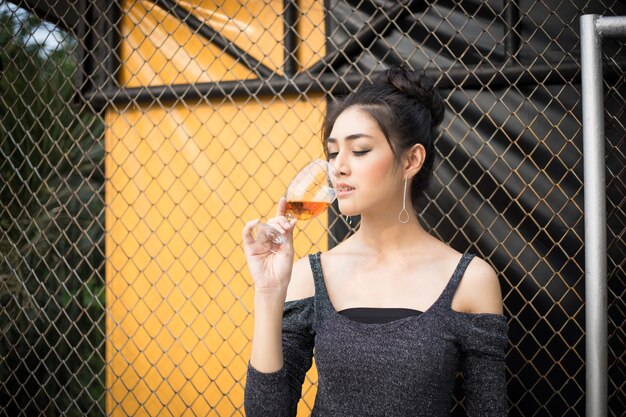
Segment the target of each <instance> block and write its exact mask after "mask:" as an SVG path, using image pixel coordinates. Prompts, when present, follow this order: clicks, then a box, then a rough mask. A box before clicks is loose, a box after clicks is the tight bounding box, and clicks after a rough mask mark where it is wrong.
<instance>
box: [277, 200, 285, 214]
mask: <svg viewBox="0 0 626 417" xmlns="http://www.w3.org/2000/svg"><path fill="white" fill-rule="evenodd" d="M286 212H287V200H285V197H281V198H280V200H278V207H277V209H276V217H279V216H284V215H285V213H286Z"/></svg>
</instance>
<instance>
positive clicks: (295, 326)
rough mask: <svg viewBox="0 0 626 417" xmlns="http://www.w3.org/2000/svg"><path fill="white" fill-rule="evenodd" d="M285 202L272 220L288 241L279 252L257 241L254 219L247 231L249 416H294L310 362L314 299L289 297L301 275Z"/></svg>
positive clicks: (247, 386) (246, 228)
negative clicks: (251, 323) (251, 304)
mask: <svg viewBox="0 0 626 417" xmlns="http://www.w3.org/2000/svg"><path fill="white" fill-rule="evenodd" d="M285 206H286V204H285V200H284V199H281V200H280V201H279V204H278V214H277V216H276V217H275V218H273V219H271V220H270V221H268V223H269V224H272V225H273V226H275V227H277V228H278V230H279V231H280V232H281V233H282V234H283V235H284V237H285V240H286V242H285V243H283V245H282V246H281V247H280V249H279V250H278V251H277V252H275V253H273V252H270V251H268V250H267V246H265V245H263V244H262V243H259V242H257V241H256V240H255V237H254V235H253V229H254V226H255V225H256V223H257V222H256V221H253V222H249V223H248V224H246V226H245V227H244V230H243V241H244V250H245V253H246V258H247V261H248V267H249V269H250V272H251V275H252V279H253V280H254V287H255V297H254V302H255V304H254V334H253V339H252V351H251V356H250V363H249V366H248V376H247V381H246V387H245V395H244V407H245V410H246V415H247V416H248V417H254V416H270V415H271V416H277V417H281V416H285V417H288V416H289V417H291V416H295V414H296V411H297V405H298V401H299V399H300V395H301V391H302V382H303V381H304V377H305V375H306V372H307V371H308V369H309V368H310V367H311V363H312V355H313V335H312V317H313V313H312V311H313V302H312V299H308V300H300V301H292V302H286V297H287V292H288V288H292V287H294V285H293V284H297V283H298V282H301V281H302V278H295V277H298V276H300V275H301V268H293V264H292V263H293V254H294V251H293V243H292V230H293V224H292V223H290V222H289V221H287V219H286V218H285V217H284V214H285ZM298 264H301V263H298ZM296 286H297V285H296ZM290 292H293V290H290ZM296 292H297V291H296Z"/></svg>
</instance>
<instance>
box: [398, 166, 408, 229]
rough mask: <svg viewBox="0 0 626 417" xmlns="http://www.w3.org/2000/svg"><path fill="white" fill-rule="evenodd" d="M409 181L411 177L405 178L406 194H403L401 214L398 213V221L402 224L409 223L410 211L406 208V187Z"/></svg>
mask: <svg viewBox="0 0 626 417" xmlns="http://www.w3.org/2000/svg"><path fill="white" fill-rule="evenodd" d="M408 183H409V177H406V178H405V179H404V195H403V196H402V210H400V214H398V221H399V222H400V223H402V224H407V223H408V222H409V212H408V211H407V210H406V187H407V185H408Z"/></svg>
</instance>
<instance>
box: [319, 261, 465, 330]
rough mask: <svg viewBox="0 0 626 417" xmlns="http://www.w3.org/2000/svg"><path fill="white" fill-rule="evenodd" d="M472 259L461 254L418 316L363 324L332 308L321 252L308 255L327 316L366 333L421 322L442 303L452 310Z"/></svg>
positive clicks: (320, 299)
mask: <svg viewBox="0 0 626 417" xmlns="http://www.w3.org/2000/svg"><path fill="white" fill-rule="evenodd" d="M473 257H474V255H473V254H469V253H463V254H461V258H460V259H459V261H458V262H457V265H456V267H455V269H454V272H453V273H452V276H451V277H450V279H449V280H448V283H447V284H446V286H445V287H444V289H443V291H442V292H441V294H439V296H438V297H437V299H436V300H435V301H434V302H433V304H432V305H430V307H428V308H427V309H426V310H424V311H423V312H421V313H420V314H419V315H416V316H408V317H404V318H400V319H397V320H393V321H390V322H387V323H363V322H359V321H355V320H352V319H350V318H349V317H346V316H344V315H342V314H340V313H339V312H338V311H337V310H336V309H335V307H334V306H333V304H332V302H331V301H330V297H329V295H328V289H327V287H326V281H325V279H324V271H323V269H322V260H321V252H317V253H315V254H311V255H309V262H310V264H311V269H312V271H313V278H314V281H315V297H316V298H317V299H318V300H319V301H321V302H322V303H323V304H324V305H325V307H326V309H327V310H328V311H329V314H330V315H331V316H332V317H333V318H335V319H337V320H339V321H341V322H343V323H345V324H346V325H347V326H349V327H351V328H353V329H355V330H362V331H367V332H373V331H374V332H376V331H378V332H387V331H393V330H395V329H397V328H398V327H401V326H404V325H405V324H408V323H412V322H419V321H421V320H423V318H424V317H428V316H429V315H431V314H432V313H433V311H436V310H437V309H438V308H439V307H440V306H441V305H442V304H444V303H445V304H444V305H446V304H447V307H448V309H449V310H452V308H451V306H450V304H451V302H452V296H453V295H454V292H455V290H456V287H457V285H458V283H459V281H460V279H461V277H462V276H463V274H464V273H465V269H466V268H467V265H468V264H469V262H470V261H471V260H472V258H473Z"/></svg>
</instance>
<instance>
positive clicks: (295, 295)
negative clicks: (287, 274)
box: [286, 257, 315, 301]
mask: <svg viewBox="0 0 626 417" xmlns="http://www.w3.org/2000/svg"><path fill="white" fill-rule="evenodd" d="M314 294H315V284H314V282H313V272H311V266H310V265H309V258H308V257H304V258H301V259H298V260H297V261H296V262H295V263H294V264H293V269H292V271H291V281H289V287H287V300H286V301H293V300H300V299H303V298H307V297H312V296H313V295H314Z"/></svg>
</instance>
